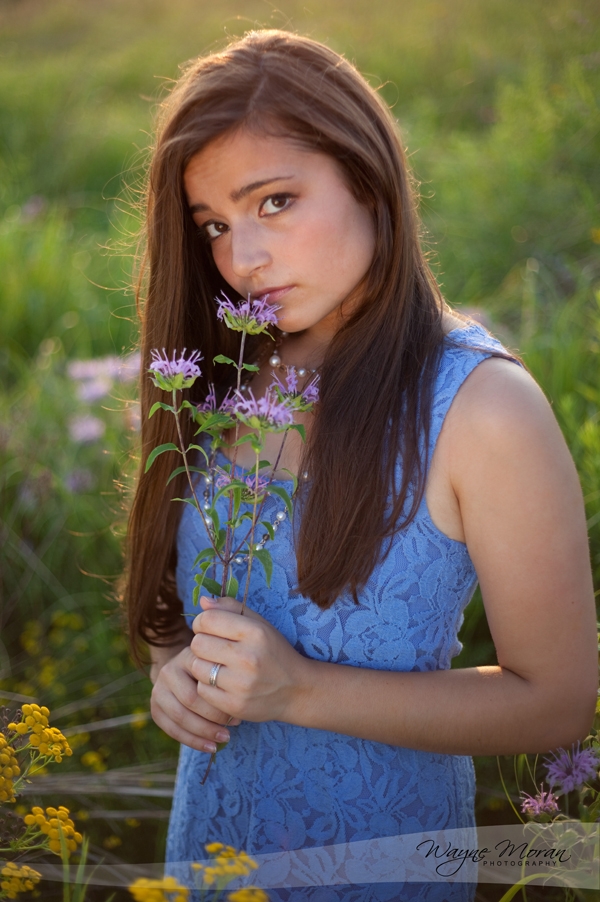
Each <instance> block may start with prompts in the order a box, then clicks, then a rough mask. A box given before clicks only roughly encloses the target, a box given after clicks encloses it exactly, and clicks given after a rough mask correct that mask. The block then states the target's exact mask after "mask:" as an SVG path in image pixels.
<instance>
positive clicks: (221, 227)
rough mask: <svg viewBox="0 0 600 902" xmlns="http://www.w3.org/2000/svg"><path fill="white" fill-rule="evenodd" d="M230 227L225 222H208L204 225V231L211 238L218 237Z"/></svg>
mask: <svg viewBox="0 0 600 902" xmlns="http://www.w3.org/2000/svg"><path fill="white" fill-rule="evenodd" d="M228 229H229V226H227V225H225V223H224V222H206V223H205V224H204V225H203V226H202V231H203V232H204V234H205V235H206V237H207V238H210V239H213V238H218V237H219V235H223V234H224V233H225V232H227V231H228Z"/></svg>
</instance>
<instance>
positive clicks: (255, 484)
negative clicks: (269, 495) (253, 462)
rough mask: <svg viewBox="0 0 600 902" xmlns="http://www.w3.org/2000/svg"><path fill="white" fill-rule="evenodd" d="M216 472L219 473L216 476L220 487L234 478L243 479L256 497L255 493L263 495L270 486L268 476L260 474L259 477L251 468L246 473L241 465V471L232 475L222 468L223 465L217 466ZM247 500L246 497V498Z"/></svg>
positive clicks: (217, 484)
mask: <svg viewBox="0 0 600 902" xmlns="http://www.w3.org/2000/svg"><path fill="white" fill-rule="evenodd" d="M215 472H216V473H217V474H218V475H217V476H216V478H215V485H216V487H217V488H218V489H221V488H223V486H226V485H229V484H230V483H231V480H232V478H233V479H241V480H242V482H245V483H246V485H247V486H248V489H249V490H250V491H251V493H252V497H254V493H255V492H256V494H258V495H261V494H262V493H263V492H265V491H266V490H267V489H268V487H269V480H268V478H267V477H266V476H261V475H260V473H259V474H258V478H257V476H256V472H255V471H254V470H250V471H249V472H248V473H244V469H243V467H240V472H239V473H238V472H237V468H236V473H235V475H234V476H233V477H232V476H230V474H229V473H227V472H226V471H225V470H223V469H221V467H216V469H215ZM244 500H245V499H244Z"/></svg>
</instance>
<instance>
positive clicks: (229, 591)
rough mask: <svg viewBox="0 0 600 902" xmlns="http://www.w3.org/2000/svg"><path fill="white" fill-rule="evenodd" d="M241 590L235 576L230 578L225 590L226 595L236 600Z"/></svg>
mask: <svg viewBox="0 0 600 902" xmlns="http://www.w3.org/2000/svg"><path fill="white" fill-rule="evenodd" d="M238 589H239V583H238V581H237V579H236V578H235V576H230V577H229V579H228V580H227V588H226V589H225V595H229V596H230V598H235V597H236V595H237V593H238Z"/></svg>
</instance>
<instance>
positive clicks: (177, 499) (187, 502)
mask: <svg viewBox="0 0 600 902" xmlns="http://www.w3.org/2000/svg"><path fill="white" fill-rule="evenodd" d="M171 501H183V503H184V504H191V505H192V507H193V508H194V510H195V511H197V510H198V508H197V506H196V502H195V501H194V499H193V498H171Z"/></svg>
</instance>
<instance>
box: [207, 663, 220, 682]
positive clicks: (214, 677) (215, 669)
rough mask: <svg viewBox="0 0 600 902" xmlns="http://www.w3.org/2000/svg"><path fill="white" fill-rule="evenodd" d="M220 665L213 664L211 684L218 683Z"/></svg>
mask: <svg viewBox="0 0 600 902" xmlns="http://www.w3.org/2000/svg"><path fill="white" fill-rule="evenodd" d="M220 666H221V665H220V664H213V666H212V670H211V672H210V676H209V678H208V682H209V683H210V685H211V686H216V685H217V674H218V672H219V667H220Z"/></svg>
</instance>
